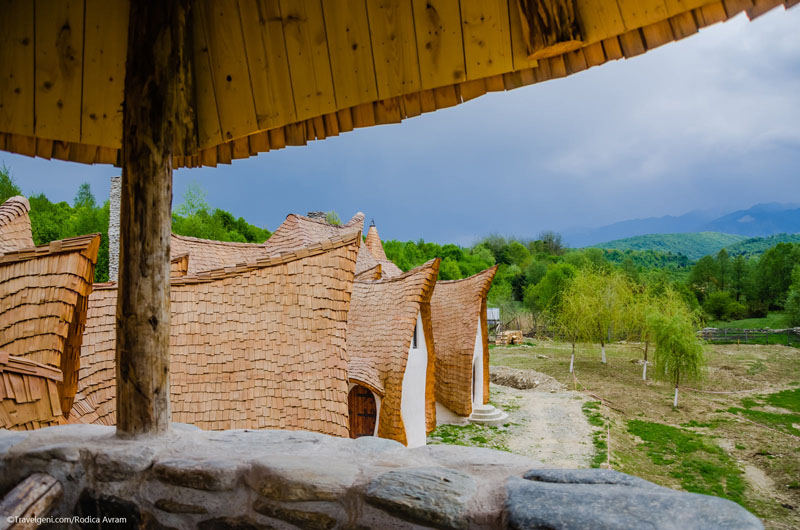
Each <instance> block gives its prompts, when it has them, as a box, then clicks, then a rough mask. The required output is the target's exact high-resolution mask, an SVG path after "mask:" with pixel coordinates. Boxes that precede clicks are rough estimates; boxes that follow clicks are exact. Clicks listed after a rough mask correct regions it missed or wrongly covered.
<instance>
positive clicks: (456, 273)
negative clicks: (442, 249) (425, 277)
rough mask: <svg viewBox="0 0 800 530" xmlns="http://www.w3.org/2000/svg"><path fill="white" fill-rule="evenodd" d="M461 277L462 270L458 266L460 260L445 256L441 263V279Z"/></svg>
mask: <svg viewBox="0 0 800 530" xmlns="http://www.w3.org/2000/svg"><path fill="white" fill-rule="evenodd" d="M459 278H461V270H459V268H458V262H456V260H454V259H453V258H444V259H443V260H442V261H441V263H440V265H439V279H440V280H458V279H459Z"/></svg>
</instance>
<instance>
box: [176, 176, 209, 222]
mask: <svg viewBox="0 0 800 530" xmlns="http://www.w3.org/2000/svg"><path fill="white" fill-rule="evenodd" d="M207 196H208V194H207V193H206V191H205V190H204V189H203V188H202V187H201V186H200V184H198V183H197V182H190V183H189V185H188V186H186V191H184V192H183V202H182V203H181V204H180V205H179V206H178V207H177V208H176V209H175V212H177V213H178V215H182V216H185V217H191V216H193V215H197V214H199V213H200V212H208V210H209V209H210V207H209V205H208V200H207Z"/></svg>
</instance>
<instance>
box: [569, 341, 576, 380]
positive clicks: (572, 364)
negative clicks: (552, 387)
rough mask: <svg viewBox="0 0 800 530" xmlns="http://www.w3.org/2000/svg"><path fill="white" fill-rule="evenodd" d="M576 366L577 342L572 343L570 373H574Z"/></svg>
mask: <svg viewBox="0 0 800 530" xmlns="http://www.w3.org/2000/svg"><path fill="white" fill-rule="evenodd" d="M574 366H575V343H572V356H571V357H570V358H569V373H572V369H573V367H574Z"/></svg>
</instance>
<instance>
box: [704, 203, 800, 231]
mask: <svg viewBox="0 0 800 530" xmlns="http://www.w3.org/2000/svg"><path fill="white" fill-rule="evenodd" d="M790 206H794V208H791V207H790ZM705 229H706V230H711V231H713V232H724V233H726V234H741V235H745V236H750V237H765V236H771V235H774V234H794V233H797V232H800V208H797V205H785V204H778V203H774V202H771V203H768V204H756V205H755V206H753V207H752V208H748V209H747V210H739V211H737V212H733V213H729V214H728V215H724V216H722V217H720V218H718V219H715V220H713V221H711V222H710V223H708V224H707V225H706V227H705Z"/></svg>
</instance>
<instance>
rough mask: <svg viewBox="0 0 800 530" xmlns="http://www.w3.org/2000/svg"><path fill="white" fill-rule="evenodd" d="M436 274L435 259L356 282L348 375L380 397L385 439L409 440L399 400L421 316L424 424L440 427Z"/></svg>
mask: <svg viewBox="0 0 800 530" xmlns="http://www.w3.org/2000/svg"><path fill="white" fill-rule="evenodd" d="M438 273H439V259H438V258H436V259H433V260H431V261H428V262H427V263H425V264H423V265H420V266H419V267H417V268H415V269H412V270H410V271H408V272H406V273H405V274H403V275H401V276H397V277H395V278H391V279H383V280H377V281H369V280H358V281H356V282H355V284H354V287H353V299H352V301H351V303H350V314H349V316H348V322H347V355H348V357H349V361H348V377H349V379H350V381H351V382H354V383H358V384H360V385H362V386H365V387H367V388H369V389H370V390H372V391H373V392H375V393H376V394H377V395H378V396H380V397H381V398H382V401H381V410H380V418H379V423H378V436H380V437H381V438H391V439H393V440H397V441H399V442H401V443H403V444H405V443H407V441H406V429H405V426H404V424H403V418H402V416H401V410H400V405H401V400H402V392H403V375H404V374H405V371H406V361H407V360H408V352H409V348H410V347H411V339H412V336H413V334H414V327H415V326H416V323H417V316H418V315H420V316H421V318H422V328H423V329H422V331H423V333H424V334H425V335H424V336H425V344H426V346H427V352H428V370H427V375H426V388H425V419H426V428H427V430H428V432H430V431H431V430H433V429H434V428H435V427H436V402H435V398H434V388H433V377H434V367H435V353H434V348H433V329H432V327H431V308H430V300H431V295H432V294H433V290H434V285H435V283H436V276H437V274H438Z"/></svg>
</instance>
